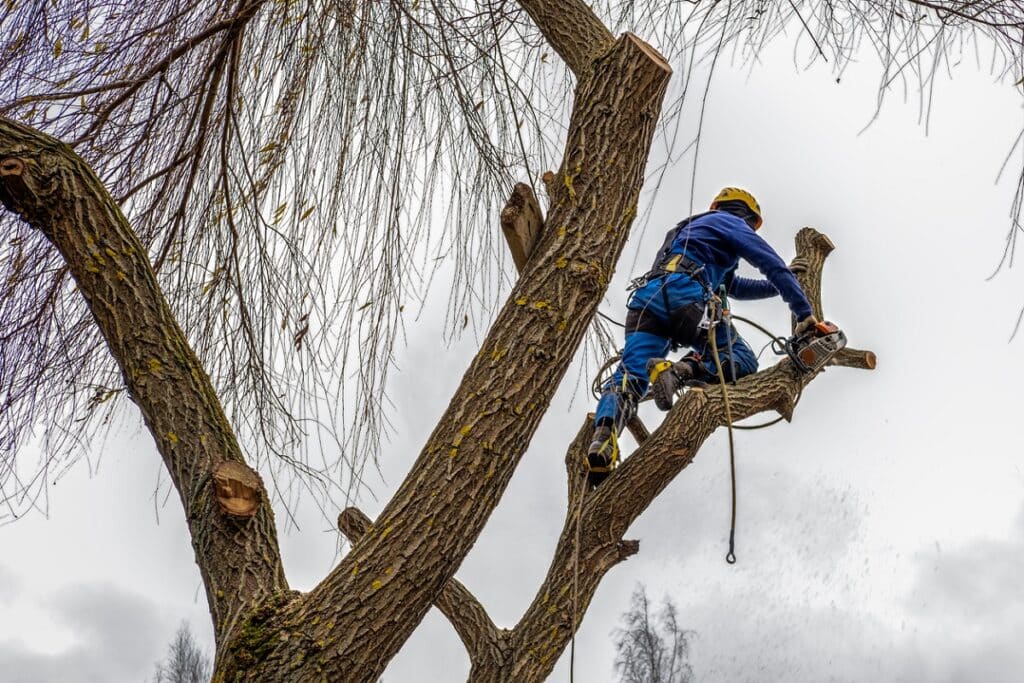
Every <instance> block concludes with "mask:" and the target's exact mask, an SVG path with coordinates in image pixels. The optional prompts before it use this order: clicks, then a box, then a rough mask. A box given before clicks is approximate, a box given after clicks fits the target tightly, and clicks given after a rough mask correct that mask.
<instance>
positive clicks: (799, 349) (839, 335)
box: [782, 320, 846, 373]
mask: <svg viewBox="0 0 1024 683" xmlns="http://www.w3.org/2000/svg"><path fill="white" fill-rule="evenodd" d="M782 348H783V349H784V350H785V352H786V355H787V356H789V358H790V360H792V361H793V364H794V365H796V366H797V367H798V368H800V370H801V371H803V372H811V373H813V372H817V371H818V370H821V369H822V368H823V367H824V366H825V364H826V363H828V362H829V361H830V360H832V357H833V356H835V355H836V354H837V353H839V352H840V351H841V350H842V349H844V348H846V335H845V334H844V333H843V331H842V330H840V329H839V327H837V326H836V325H835V323H830V322H828V321H827V320H824V321H822V322H820V323H818V324H817V325H815V326H814V327H812V328H811V329H809V330H807V331H806V332H803V333H801V334H798V335H793V336H792V337H790V338H789V339H787V340H786V342H785V344H783V345H782Z"/></svg>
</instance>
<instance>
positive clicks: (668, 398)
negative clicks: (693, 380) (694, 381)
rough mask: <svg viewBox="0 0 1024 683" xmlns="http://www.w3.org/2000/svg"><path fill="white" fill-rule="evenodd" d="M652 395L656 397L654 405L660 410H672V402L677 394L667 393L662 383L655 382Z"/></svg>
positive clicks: (652, 386)
mask: <svg viewBox="0 0 1024 683" xmlns="http://www.w3.org/2000/svg"><path fill="white" fill-rule="evenodd" d="M651 394H652V395H653V396H654V405H656V406H658V409H659V410H672V401H673V399H674V398H675V392H674V391H673V392H672V393H671V394H669V393H668V392H666V391H665V386H664V385H663V384H662V383H661V382H655V383H654V384H653V385H651Z"/></svg>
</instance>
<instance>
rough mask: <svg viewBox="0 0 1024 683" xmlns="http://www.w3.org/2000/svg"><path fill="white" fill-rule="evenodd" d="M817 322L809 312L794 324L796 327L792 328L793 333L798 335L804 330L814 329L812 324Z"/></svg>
mask: <svg viewBox="0 0 1024 683" xmlns="http://www.w3.org/2000/svg"><path fill="white" fill-rule="evenodd" d="M817 324H818V319H817V318H815V317H814V315H813V314H811V315H809V316H807V317H806V318H804V319H803V320H801V321H800V322H798V323H797V324H796V327H795V328H793V334H795V335H796V336H798V337H799V336H800V335H801V334H803V333H804V332H807V331H809V330H812V329H814V326H815V325H817Z"/></svg>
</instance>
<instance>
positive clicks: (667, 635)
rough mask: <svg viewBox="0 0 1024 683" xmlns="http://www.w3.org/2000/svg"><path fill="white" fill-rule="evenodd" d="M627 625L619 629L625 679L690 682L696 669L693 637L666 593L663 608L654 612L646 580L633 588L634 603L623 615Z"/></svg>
mask: <svg viewBox="0 0 1024 683" xmlns="http://www.w3.org/2000/svg"><path fill="white" fill-rule="evenodd" d="M622 622H623V627H622V628H621V629H619V630H617V631H616V633H615V635H616V637H617V638H618V644H617V645H616V649H618V655H617V656H616V658H615V671H616V672H618V673H619V674H620V675H621V678H620V679H619V680H620V681H622V683H690V681H692V680H694V678H693V669H692V668H691V667H690V665H689V664H688V663H687V661H686V660H687V658H688V657H689V655H690V638H692V637H693V634H694V632H693V631H686V630H684V629H683V628H682V627H681V626H680V625H679V620H678V619H677V618H676V606H675V605H674V604H673V603H672V601H671V600H670V599H669V598H668V597H667V596H666V597H665V599H664V601H663V602H662V606H661V611H659V612H658V613H657V614H652V613H651V603H650V600H648V599H647V591H646V589H645V588H644V586H643V585H642V584H639V585H637V587H636V589H635V590H634V591H633V599H632V604H631V606H630V608H629V610H628V611H627V612H626V613H625V614H623V615H622Z"/></svg>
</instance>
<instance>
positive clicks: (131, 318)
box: [0, 118, 288, 644]
mask: <svg viewBox="0 0 1024 683" xmlns="http://www.w3.org/2000/svg"><path fill="white" fill-rule="evenodd" d="M0 202H2V203H3V204H4V206H6V207H7V208H8V209H9V210H10V211H13V212H15V213H17V214H19V215H20V216H21V217H22V218H23V219H24V220H25V221H26V222H27V223H28V224H29V225H30V226H32V227H33V228H35V229H37V230H39V231H40V232H41V233H43V235H45V236H46V238H47V239H48V240H49V241H50V242H51V243H52V244H53V245H54V246H55V247H56V248H57V250H58V251H59V252H60V254H61V255H62V256H63V257H64V259H65V261H66V262H67V265H68V268H69V270H70V272H71V274H72V276H73V277H74V278H75V281H76V283H77V284H78V288H79V290H80V291H81V292H82V295H83V297H84V298H85V300H86V303H87V304H88V305H89V308H90V310H91V311H92V314H93V317H94V318H95V320H96V324H97V325H98V326H99V329H100V331H101V332H102V334H103V336H104V338H105V340H106V342H107V346H108V347H109V349H110V352H111V354H112V355H113V357H114V360H115V361H116V362H117V364H118V366H119V367H120V369H121V373H122V376H123V377H124V382H125V385H126V386H127V387H128V390H129V392H130V394H131V397H132V400H133V401H134V402H135V404H136V405H137V406H138V407H139V410H140V411H141V412H142V416H143V419H144V420H145V422H146V426H147V427H148V428H149V431H150V432H151V433H152V434H153V438H154V440H155V441H156V446H157V449H158V450H159V451H160V454H161V456H162V457H163V460H164V463H165V464H166V466H167V470H168V472H170V475H171V479H172V481H173V482H174V485H175V487H176V488H177V490H178V493H179V495H180V497H181V500H182V504H183V505H184V507H185V515H186V518H187V520H188V524H189V530H190V532H191V534H192V546H193V548H194V549H195V553H196V562H197V563H198V565H199V569H200V571H201V573H202V575H203V581H204V584H205V586H206V592H207V597H208V599H209V604H210V609H211V612H212V614H213V620H214V626H215V633H216V637H217V642H218V644H219V643H222V642H223V640H224V638H225V637H226V635H227V634H228V632H229V631H230V630H231V628H232V626H233V625H234V624H235V623H236V621H237V620H238V618H239V617H240V615H241V614H242V613H243V612H245V611H246V610H248V609H250V608H252V607H253V606H254V605H257V604H259V603H260V602H262V601H263V600H264V599H266V598H267V597H269V596H271V595H273V594H276V593H280V592H282V591H285V590H286V589H287V587H288V584H287V581H286V580H285V576H284V570H283V568H282V566H281V559H280V553H279V551H278V546H277V534H276V531H275V528H274V516H273V512H272V511H271V508H270V505H269V504H268V503H267V500H266V495H265V491H264V488H263V483H262V481H261V480H260V478H259V476H258V475H257V474H256V473H255V472H254V471H252V469H251V468H249V466H248V465H247V464H246V463H245V459H244V458H243V456H242V453H241V450H240V449H239V446H238V442H237V441H236V439H235V435H234V432H233V431H232V429H231V426H230V425H229V423H228V421H227V418H226V417H225V416H224V412H223V410H222V408H221V405H220V402H219V401H218V399H217V395H216V393H215V392H214V389H213V386H212V384H211V383H210V380H209V378H208V377H207V375H206V373H205V371H204V370H203V368H202V366H201V365H200V363H199V360H198V359H197V358H196V356H195V353H193V351H192V349H191V347H190V346H189V344H188V341H187V340H186V338H185V335H184V334H183V333H182V331H181V328H180V327H179V326H178V323H177V321H176V320H175V318H174V315H173V313H172V312H171V310H170V307H169V306H168V305H167V302H166V300H165V299H164V297H163V295H162V294H161V292H160V288H159V286H158V285H157V282H156V277H155V276H154V274H153V270H152V268H151V267H150V264H149V260H148V259H147V255H146V250H145V248H143V246H142V244H141V243H140V242H139V240H138V238H137V237H136V236H135V233H134V232H133V231H132V229H131V227H130V226H129V225H128V221H127V220H126V219H125V217H124V216H123V215H122V213H121V211H120V209H119V208H118V206H117V205H116V203H115V202H114V201H113V199H111V197H110V195H109V194H108V193H107V191H106V190H105V189H104V187H103V185H102V184H101V183H100V181H99V179H97V178H96V176H95V175H94V174H93V172H92V170H91V169H90V168H89V167H88V166H87V165H86V164H85V162H83V161H82V160H81V159H80V158H79V157H78V156H77V155H76V154H75V153H74V152H73V151H72V150H71V148H70V147H69V146H68V145H65V144H63V143H61V142H59V141H57V140H55V139H53V138H51V137H49V136H47V135H44V134H42V133H40V132H38V131H35V130H33V129H31V128H29V127H27V126H23V125H20V124H17V123H14V122H13V121H10V120H8V119H4V118H0ZM215 472H216V473H217V474H218V475H219V476H218V477H217V478H216V480H217V481H216V484H215V476H214V474H215Z"/></svg>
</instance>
